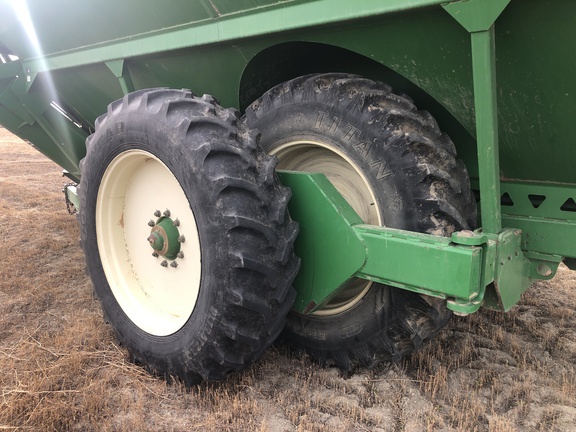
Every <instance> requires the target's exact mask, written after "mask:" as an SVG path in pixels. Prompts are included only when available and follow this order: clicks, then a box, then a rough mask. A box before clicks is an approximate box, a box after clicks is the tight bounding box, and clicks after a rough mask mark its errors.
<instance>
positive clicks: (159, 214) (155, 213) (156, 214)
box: [154, 210, 162, 218]
mask: <svg viewBox="0 0 576 432" xmlns="http://www.w3.org/2000/svg"><path fill="white" fill-rule="evenodd" d="M154 216H156V217H157V218H159V217H160V216H162V213H160V210H156V211H155V212H154Z"/></svg>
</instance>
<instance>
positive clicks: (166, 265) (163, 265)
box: [160, 260, 168, 267]
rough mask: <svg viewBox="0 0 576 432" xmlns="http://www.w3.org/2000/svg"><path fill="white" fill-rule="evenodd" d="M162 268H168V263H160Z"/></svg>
mask: <svg viewBox="0 0 576 432" xmlns="http://www.w3.org/2000/svg"><path fill="white" fill-rule="evenodd" d="M160 265H161V266H162V267H168V261H166V260H164V261H162V262H161V263H160Z"/></svg>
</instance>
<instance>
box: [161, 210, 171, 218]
mask: <svg viewBox="0 0 576 432" xmlns="http://www.w3.org/2000/svg"><path fill="white" fill-rule="evenodd" d="M162 214H163V215H164V216H165V217H170V210H168V209H166V211H165V212H164V213H162Z"/></svg>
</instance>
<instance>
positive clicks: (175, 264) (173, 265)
mask: <svg viewBox="0 0 576 432" xmlns="http://www.w3.org/2000/svg"><path fill="white" fill-rule="evenodd" d="M170 267H174V268H176V267H178V263H177V262H176V261H172V262H171V263H170Z"/></svg>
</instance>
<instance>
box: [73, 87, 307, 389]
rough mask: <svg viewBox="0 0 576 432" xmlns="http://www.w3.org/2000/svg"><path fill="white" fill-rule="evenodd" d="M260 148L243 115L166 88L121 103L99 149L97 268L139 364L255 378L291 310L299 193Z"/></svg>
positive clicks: (84, 222)
mask: <svg viewBox="0 0 576 432" xmlns="http://www.w3.org/2000/svg"><path fill="white" fill-rule="evenodd" d="M257 140H258V136H257V134H256V133H254V132H251V131H248V130H247V129H246V128H245V127H244V125H243V124H242V123H241V122H240V121H239V114H238V112H237V111H236V110H232V109H224V108H222V107H221V106H219V105H218V103H217V101H216V100H215V99H214V98H212V97H211V96H206V95H205V96H203V97H201V98H199V97H195V96H194V95H193V94H192V93H191V92H190V91H186V90H167V89H151V90H143V91H137V92H135V93H132V94H129V95H127V96H125V97H124V98H123V99H120V100H118V101H116V102H113V103H112V104H110V105H109V106H108V111H107V113H106V114H105V115H102V116H101V117H99V118H98V119H97V120H96V127H95V133H94V134H93V135H91V136H90V137H89V138H88V139H87V143H86V144H87V155H86V157H85V159H83V160H82V162H81V170H82V171H81V172H82V178H81V183H80V186H79V195H80V203H81V207H80V213H79V220H80V225H81V243H82V247H83V249H84V253H85V255H86V262H87V271H88V273H89V275H90V276H91V278H92V281H93V284H94V289H95V293H96V295H97V297H98V299H99V300H100V302H101V305H102V309H103V312H104V316H105V318H106V320H107V321H108V322H110V324H111V325H112V327H113V328H114V330H115V333H116V336H117V338H118V339H119V341H120V342H121V343H122V344H123V345H124V346H125V347H126V348H127V349H128V351H129V353H130V355H131V357H132V358H133V360H134V361H136V362H138V363H141V364H144V365H145V366H146V367H147V368H148V369H149V370H150V371H152V372H155V373H158V374H160V375H163V376H165V377H166V378H167V379H170V378H171V377H172V376H174V377H179V378H180V379H182V380H183V381H184V382H185V383H186V384H187V385H193V384H196V383H198V382H200V381H201V380H219V379H222V378H224V377H225V376H226V375H227V374H228V373H229V372H231V371H238V370H241V369H244V368H246V367H247V366H249V365H250V364H251V363H253V362H254V361H256V360H257V359H258V358H259V357H260V356H261V355H262V354H263V353H264V351H265V350H266V349H267V347H268V346H269V345H271V344H272V342H273V341H274V340H275V339H276V337H277V336H278V334H279V333H280V332H281V331H282V329H283V328H284V325H285V317H286V314H287V313H288V311H289V310H290V308H291V307H292V304H293V301H294V295H295V291H294V289H293V288H292V285H291V284H292V280H293V279H294V277H295V276H296V274H297V272H298V268H299V260H298V259H297V258H296V257H295V256H294V253H293V242H294V240H295V238H296V236H297V233H298V226H297V224H296V223H295V222H294V221H292V220H291V219H290V218H289V216H288V213H287V203H288V200H289V199H290V196H291V192H290V190H289V189H288V188H285V187H283V186H281V185H280V183H279V181H278V179H277V176H276V174H275V165H276V159H275V158H272V157H270V156H268V155H266V154H265V153H264V152H263V151H262V150H261V149H260V148H259V147H258V145H257ZM151 246H152V247H151Z"/></svg>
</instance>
